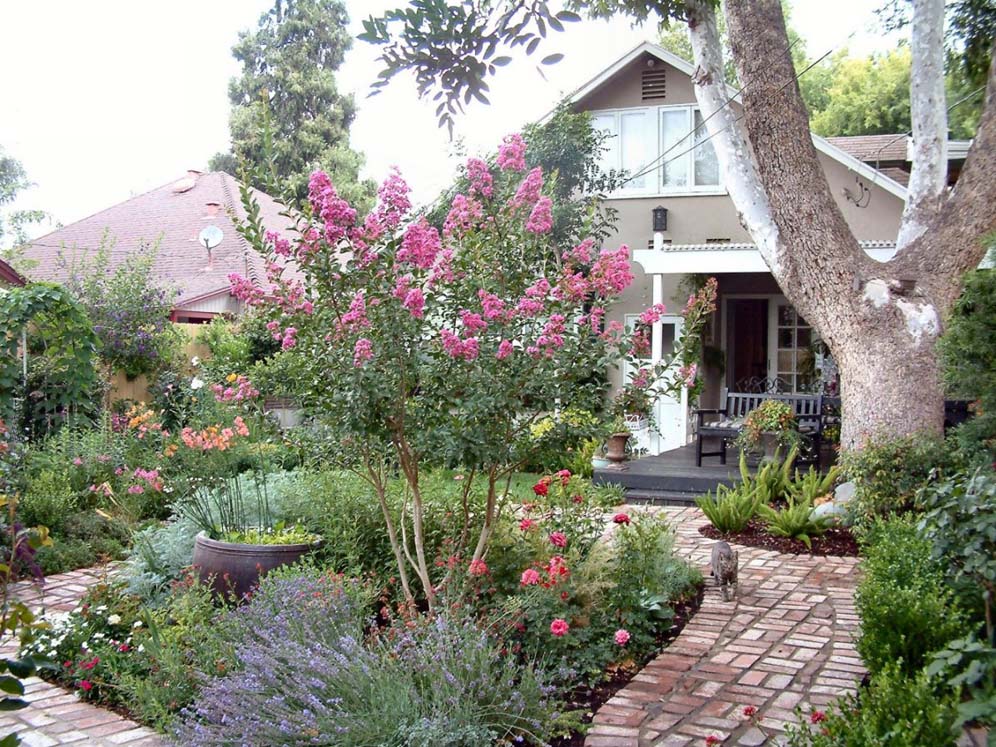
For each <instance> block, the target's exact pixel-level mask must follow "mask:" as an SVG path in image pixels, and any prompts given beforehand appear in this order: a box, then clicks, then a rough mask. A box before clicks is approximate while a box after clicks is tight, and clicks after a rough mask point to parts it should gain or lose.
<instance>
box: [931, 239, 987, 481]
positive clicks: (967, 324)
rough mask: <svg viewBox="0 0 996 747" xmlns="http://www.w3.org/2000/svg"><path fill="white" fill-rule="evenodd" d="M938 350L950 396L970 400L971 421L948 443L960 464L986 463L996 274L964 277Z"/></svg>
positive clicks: (976, 273)
mask: <svg viewBox="0 0 996 747" xmlns="http://www.w3.org/2000/svg"><path fill="white" fill-rule="evenodd" d="M990 256H992V252H990ZM938 349H939V351H940V353H941V360H942V361H943V364H944V380H945V384H946V385H947V389H948V394H949V396H951V397H957V398H960V399H969V400H974V401H975V407H974V408H973V409H974V411H975V415H974V417H972V418H971V419H969V420H967V421H966V422H964V423H962V424H961V425H959V426H958V427H957V428H955V429H954V431H953V432H952V433H951V441H952V442H953V443H954V444H955V446H956V448H957V451H958V456H959V458H960V460H961V461H962V463H963V464H966V465H989V464H991V463H992V462H993V461H996V366H994V365H993V361H994V360H996V270H993V269H991V268H989V269H979V270H973V271H972V272H969V273H968V274H967V275H966V276H965V288H964V290H963V291H962V294H961V297H960V298H959V299H958V301H957V302H956V303H955V307H954V309H953V310H952V312H951V316H950V318H949V320H948V324H947V329H946V330H945V332H944V334H943V335H942V336H941V339H940V341H939V343H938Z"/></svg>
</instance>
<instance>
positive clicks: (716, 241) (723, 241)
mask: <svg viewBox="0 0 996 747" xmlns="http://www.w3.org/2000/svg"><path fill="white" fill-rule="evenodd" d="M706 243H707V244H729V243H730V240H729V239H706Z"/></svg>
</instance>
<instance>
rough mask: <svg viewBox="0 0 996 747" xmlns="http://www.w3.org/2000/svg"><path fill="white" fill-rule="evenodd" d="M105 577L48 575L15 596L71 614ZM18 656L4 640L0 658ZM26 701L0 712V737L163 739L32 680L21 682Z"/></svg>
mask: <svg viewBox="0 0 996 747" xmlns="http://www.w3.org/2000/svg"><path fill="white" fill-rule="evenodd" d="M103 575H104V571H103V570H101V569H82V570H78V571H70V572H69V573H60V574H58V575H56V576H49V578H47V579H46V581H45V585H44V586H43V587H38V586H36V585H34V584H31V583H27V582H25V583H19V584H17V585H16V588H15V591H14V593H15V594H16V595H17V596H18V597H20V598H21V599H22V600H23V601H25V602H27V603H28V604H29V605H30V606H31V607H32V608H33V609H36V610H37V609H42V608H44V609H45V610H46V611H47V612H64V611H69V610H72V609H73V608H74V607H75V606H76V603H77V602H78V601H79V599H80V597H82V596H83V594H84V593H85V592H86V590H87V588H88V587H89V586H90V585H91V584H93V583H96V582H97V581H98V580H100V579H101V578H102V577H103ZM16 654H17V642H16V641H11V640H6V641H3V643H2V645H0V656H3V657H10V656H16ZM25 692H26V695H25V697H26V699H27V700H28V702H29V703H30V705H29V706H28V707H27V708H23V709H21V710H20V711H10V712H7V713H0V736H3V735H6V734H10V733H11V732H17V733H18V734H19V735H20V737H21V740H22V743H23V744H25V745H27V746H28V747H52V746H53V745H62V744H72V745H77V746H78V747H83V745H87V747H91V746H92V747H112V746H113V747H159V745H162V744H163V741H162V739H161V738H160V737H159V735H158V734H156V733H155V732H154V731H153V730H152V729H149V728H147V727H144V726H139V725H138V724H136V723H135V722H134V721H130V720H128V719H126V718H124V717H122V716H119V715H118V714H116V713H114V712H112V711H108V710H105V709H103V708H98V707H97V706H94V705H91V704H89V703H84V702H82V701H81V700H80V699H79V698H78V697H76V695H74V694H73V693H70V692H67V691H66V690H63V689H62V688H60V687H56V686H55V685H52V684H49V683H48V682H45V681H44V680H41V679H38V678H37V677H32V678H31V679H29V680H26V681H25Z"/></svg>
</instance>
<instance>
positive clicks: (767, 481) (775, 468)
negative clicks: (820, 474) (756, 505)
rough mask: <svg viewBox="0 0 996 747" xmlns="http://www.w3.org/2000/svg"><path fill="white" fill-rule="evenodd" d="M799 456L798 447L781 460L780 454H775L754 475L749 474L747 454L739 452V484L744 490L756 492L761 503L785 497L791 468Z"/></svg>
mask: <svg viewBox="0 0 996 747" xmlns="http://www.w3.org/2000/svg"><path fill="white" fill-rule="evenodd" d="M798 456H799V449H798V447H793V448H792V449H790V450H789V452H788V454H786V455H785V459H782V458H781V452H780V451H777V452H775V457H774V459H772V460H771V461H770V462H765V463H764V464H762V465H761V466H760V467H759V468H758V470H757V472H756V473H754V474H751V472H750V469H748V467H747V453H746V452H743V451H741V452H740V484H741V485H743V486H744V489H745V490H753V491H756V492H757V497H758V500H760V502H761V503H773V502H775V501H780V500H782V499H783V498H784V497H785V491H786V490H788V486H789V485H790V484H791V483H792V468H793V467H794V466H795V460H796V458H797V457H798Z"/></svg>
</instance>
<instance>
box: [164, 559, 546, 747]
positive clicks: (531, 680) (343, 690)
mask: <svg viewBox="0 0 996 747" xmlns="http://www.w3.org/2000/svg"><path fill="white" fill-rule="evenodd" d="M368 601H369V597H367V596H366V595H365V592H364V590H363V588H362V586H360V585H358V584H356V583H354V582H348V581H343V580H342V579H340V578H337V577H332V576H328V575H320V574H315V573H306V574H300V573H298V574H289V573H282V574H276V575H271V576H269V577H267V579H266V580H265V581H264V582H263V583H262V584H261V586H260V588H259V590H258V592H257V594H256V595H255V596H254V598H253V599H252V601H251V602H250V603H249V604H248V605H246V606H245V607H244V608H242V609H239V610H236V611H233V612H232V613H231V614H230V615H228V616H227V617H226V618H224V619H222V620H221V621H220V625H221V626H222V627H223V628H224V629H225V630H226V636H228V637H229V638H230V639H231V640H233V641H237V642H238V648H237V658H238V667H237V668H236V669H235V671H233V672H232V673H231V674H228V675H226V676H223V677H216V678H215V679H213V680H210V681H208V684H207V686H206V687H205V689H204V690H203V691H202V692H201V694H200V696H199V697H198V699H197V701H196V704H195V705H193V706H191V708H190V709H189V710H188V711H187V712H186V713H185V718H184V719H183V721H182V722H181V723H180V724H179V725H178V726H177V729H176V737H177V740H178V743H180V744H208V743H216V742H221V743H238V744H243V743H252V744H284V743H290V742H293V743H294V744H299V745H308V744H314V745H319V744H328V743H329V739H330V735H336V737H335V743H336V744H342V745H366V744H385V745H386V744H398V745H401V744H412V745H415V744H419V745H421V744H426V745H428V744H490V743H494V742H496V741H499V740H507V741H511V740H512V739H514V738H516V737H520V736H529V737H530V738H533V739H536V740H539V741H543V740H544V739H545V736H546V734H548V730H549V729H550V728H551V724H552V722H553V721H554V720H555V710H556V703H555V701H554V700H553V698H552V694H551V691H550V688H548V687H546V686H545V685H544V684H543V681H542V679H541V676H540V675H538V674H537V673H536V672H535V671H534V670H533V669H531V668H529V667H526V668H520V667H519V666H518V665H517V664H516V663H515V661H514V660H512V659H510V658H508V657H502V656H501V655H500V653H499V651H498V650H497V647H496V646H495V644H494V643H493V642H492V641H491V640H490V639H489V638H488V636H487V635H486V634H484V633H483V632H481V631H480V630H478V629H477V628H476V627H475V626H473V625H472V624H470V623H465V622H461V621H458V620H453V619H451V618H449V617H447V616H438V617H436V618H434V619H432V620H424V621H421V622H417V623H414V624H412V625H410V626H406V625H400V626H399V627H397V628H392V629H390V630H388V631H387V633H386V634H384V635H383V636H382V637H381V639H380V640H373V641H369V642H367V641H364V635H363V628H364V624H365V614H366V610H365V603H366V602H368Z"/></svg>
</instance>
